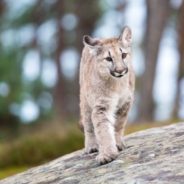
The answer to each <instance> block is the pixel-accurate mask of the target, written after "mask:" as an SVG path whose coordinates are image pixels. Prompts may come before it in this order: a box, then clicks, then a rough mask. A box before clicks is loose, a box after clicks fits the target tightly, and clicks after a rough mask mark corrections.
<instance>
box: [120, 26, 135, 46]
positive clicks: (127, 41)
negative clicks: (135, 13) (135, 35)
mask: <svg viewBox="0 0 184 184" xmlns="http://www.w3.org/2000/svg"><path fill="white" fill-rule="evenodd" d="M119 41H121V42H122V44H123V46H124V47H130V46H131V43H132V31H131V29H130V28H129V27H128V26H125V27H124V28H123V31H122V33H121V35H120V37H119Z"/></svg>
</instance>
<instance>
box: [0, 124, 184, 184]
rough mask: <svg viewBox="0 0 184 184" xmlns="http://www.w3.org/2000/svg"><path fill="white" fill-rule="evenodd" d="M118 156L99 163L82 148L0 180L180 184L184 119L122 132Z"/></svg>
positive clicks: (6, 183)
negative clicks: (122, 147) (122, 145)
mask: <svg viewBox="0 0 184 184" xmlns="http://www.w3.org/2000/svg"><path fill="white" fill-rule="evenodd" d="M126 143H127V146H128V147H127V148H126V149H125V150H124V151H122V152H121V153H120V155H119V157H118V158H117V159H116V160H115V161H113V162H111V163H109V164H107V165H102V166H99V165H98V164H97V162H96V161H95V156H96V154H91V155H83V154H82V153H83V152H82V150H79V151H76V152H74V153H71V154H68V155H66V156H63V157H61V158H58V159H56V160H54V161H52V162H50V163H47V164H45V165H41V166H39V167H35V168H32V169H30V170H28V171H26V172H23V173H21V174H17V175H15V176H12V177H9V178H7V179H4V180H1V181H0V184H28V183H29V184H155V183H156V184H183V183H184V123H177V124H175V125H171V126H166V127H162V128H152V129H148V130H145V131H140V132H136V133H133V134H131V135H128V136H126Z"/></svg>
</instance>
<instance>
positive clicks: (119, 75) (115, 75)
mask: <svg viewBox="0 0 184 184" xmlns="http://www.w3.org/2000/svg"><path fill="white" fill-rule="evenodd" d="M110 73H111V75H112V76H113V77H116V78H121V77H123V76H124V75H125V74H126V73H127V72H122V73H121V74H120V73H117V72H112V71H111V72H110Z"/></svg>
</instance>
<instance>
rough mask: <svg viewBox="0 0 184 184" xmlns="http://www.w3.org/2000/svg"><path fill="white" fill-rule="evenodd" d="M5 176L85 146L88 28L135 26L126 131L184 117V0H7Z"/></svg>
mask: <svg viewBox="0 0 184 184" xmlns="http://www.w3.org/2000/svg"><path fill="white" fill-rule="evenodd" d="M0 25H1V26H0V178H3V177H6V176H8V175H11V174H13V173H17V172H20V171H23V170H25V169H27V168H30V167H32V166H35V165H38V164H42V163H44V162H47V161H49V160H52V159H54V158H56V157H59V156H61V155H63V154H66V153H69V152H72V151H74V150H77V149H79V148H82V147H83V134H82V133H81V132H80V130H79V129H78V128H77V123H78V121H79V82H78V78H79V76H78V73H79V63H80V56H81V51H82V47H83V45H82V36H83V35H84V34H89V35H92V36H94V37H100V38H108V37H114V36H119V34H120V33H121V30H122V28H123V26H124V25H128V26H130V27H131V29H132V32H133V65H134V68H135V72H136V77H137V80H136V92H135V96H136V97H135V103H134V106H133V109H132V111H131V113H130V116H129V125H128V128H127V131H126V133H127V134H128V133H131V132H134V131H137V130H141V129H145V128H150V127H155V126H161V125H165V124H171V123H175V122H179V121H182V119H184V0H162V1H159V0H136V1H135V0H114V1H112V0H93V1H91V0H85V1H84V0H31V1H30V0H19V1H14V0H0Z"/></svg>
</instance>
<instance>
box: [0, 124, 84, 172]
mask: <svg viewBox="0 0 184 184" xmlns="http://www.w3.org/2000/svg"><path fill="white" fill-rule="evenodd" d="M63 130H64V129H62V130H61V129H58V130H57V131H52V130H51V131H50V132H47V131H45V132H44V131H41V132H40V133H38V132H37V133H34V134H33V135H31V134H30V135H27V136H22V137H20V138H19V139H18V140H16V141H12V142H8V143H4V144H2V145H0V169H3V168H7V167H12V166H29V167H30V166H35V165H38V164H41V163H44V162H46V161H49V160H52V159H54V158H57V157H59V156H62V155H64V154H66V153H70V152H73V151H75V150H78V149H80V148H82V147H83V135H82V133H81V132H80V130H78V129H77V128H73V127H71V128H66V129H65V130H64V132H65V133H63Z"/></svg>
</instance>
